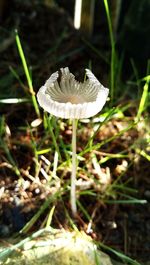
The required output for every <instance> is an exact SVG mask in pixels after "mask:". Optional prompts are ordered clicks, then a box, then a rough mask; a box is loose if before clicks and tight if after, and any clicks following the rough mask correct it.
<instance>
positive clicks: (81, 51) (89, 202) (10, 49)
mask: <svg viewBox="0 0 150 265" xmlns="http://www.w3.org/2000/svg"><path fill="white" fill-rule="evenodd" d="M64 2H66V1H64ZM99 23H100V25H99V26H100V27H101V26H104V25H103V23H104V21H100V22H99ZM15 28H17V29H18V32H19V36H20V38H21V42H22V46H23V49H24V53H25V55H26V59H27V62H28V65H31V66H32V72H33V80H34V81H33V83H34V88H35V91H36V92H37V91H38V88H39V87H40V86H41V85H42V84H43V83H44V82H45V80H46V79H47V78H48V77H49V76H50V74H51V73H53V72H54V71H56V70H57V69H59V68H60V67H64V66H69V68H70V70H71V72H73V73H74V74H75V76H76V77H77V78H78V79H81V80H82V79H83V77H84V68H86V67H87V65H89V64H90V63H91V62H92V69H93V72H94V74H95V75H96V76H97V77H98V78H100V80H101V82H102V83H103V84H104V85H106V86H107V85H108V70H109V65H108V64H107V63H106V62H105V61H104V60H102V59H101V58H100V56H98V54H97V53H96V52H94V50H93V49H91V48H90V45H89V43H92V44H93V45H94V46H95V47H96V48H97V49H98V50H99V51H101V52H102V54H103V55H105V56H106V58H107V55H109V51H110V47H109V45H108V44H107V43H108V35H107V34H106V28H104V27H102V29H103V30H101V32H95V33H94V34H95V35H94V36H93V38H92V39H91V40H88V39H86V37H83V34H81V33H80V32H78V31H76V30H75V29H74V28H73V22H72V19H71V16H70V14H69V10H68V11H66V9H63V7H60V6H54V7H53V8H51V7H48V6H47V5H46V4H45V2H42V3H41V2H40V1H24V2H22V1H12V5H11V6H10V5H8V6H7V12H4V15H3V20H2V24H1V27H0V36H1V39H2V40H1V47H0V56H1V61H0V76H1V79H0V82H1V84H2V86H1V88H0V97H1V98H5V97H6V96H7V97H8V95H9V97H10V98H11V97H25V96H26V95H27V88H26V87H24V88H23V87H21V84H20V83H19V81H18V80H17V79H15V77H12V75H10V70H9V67H10V66H11V67H13V69H15V70H16V71H17V73H18V74H19V76H20V78H21V80H22V81H23V82H24V83H26V80H25V77H24V73H23V70H22V68H21V61H20V58H19V55H18V51H17V47H16V44H15V36H14V29H15ZM97 28H98V25H97ZM100 73H101V76H100ZM102 73H103V74H102ZM126 100H128V98H127V99H126ZM122 104H124V103H122ZM134 104H136V102H134ZM134 104H133V109H132V110H130V112H128V113H127V121H123V120H122V119H119V118H118V119H117V118H115V119H113V120H111V122H108V123H107V125H105V126H104V127H102V128H101V130H100V132H99V133H98V134H97V135H96V137H95V139H94V143H95V144H96V143H98V142H100V141H102V140H103V139H107V138H108V137H111V136H114V135H116V134H117V133H118V132H119V131H120V130H121V129H122V128H124V126H125V123H126V122H130V121H132V120H133V119H134V113H135V106H134ZM0 107H1V109H0V112H1V114H3V115H4V117H5V123H6V124H7V127H6V129H7V131H6V133H4V132H2V133H1V135H2V138H3V139H4V141H5V143H6V145H7V146H8V148H9V150H10V153H11V154H12V156H13V158H14V159H15V161H17V165H18V168H20V169H21V178H20V177H19V176H17V173H15V172H14V171H13V170H12V168H10V164H9V163H8V160H7V158H8V157H7V156H6V153H7V150H6V148H3V146H0V199H1V202H0V237H1V239H2V240H4V238H7V237H9V238H10V237H11V236H13V235H14V233H15V232H18V231H19V230H20V229H22V228H23V227H24V225H25V224H26V223H27V222H28V221H29V220H30V219H31V218H32V216H33V215H34V214H35V213H36V212H37V210H38V209H39V208H40V206H41V204H42V203H44V202H45V200H46V199H47V197H48V196H51V195H52V194H54V193H55V192H56V190H58V189H59V188H60V186H61V185H63V184H65V183H69V179H70V171H69V170H68V168H67V167H66V170H64V169H63V170H62V169H60V170H59V171H58V177H60V183H59V182H58V183H57V185H58V187H57V186H56V185H55V186H54V187H52V186H51V187H50V188H47V185H46V188H45V184H46V179H45V178H44V177H43V175H42V174H40V179H39V180H38V181H39V182H38V181H37V182H35V181H33V180H32V179H31V178H29V175H31V176H33V175H34V174H35V162H34V159H33V157H34V148H33V145H32V142H33V140H34V141H35V142H38V143H39V142H40V139H41V138H42V137H43V135H44V128H43V127H42V125H39V126H38V127H37V128H35V129H34V128H33V130H32V135H31V131H30V127H28V129H24V128H25V127H26V128H27V125H28V124H31V122H32V121H33V120H35V119H36V115H35V114H34V110H33V107H32V106H31V104H30V103H23V104H16V105H0ZM60 130H61V135H62V138H61V140H63V141H64V143H65V144H66V146H67V145H69V144H70V142H71V126H70V124H69V122H67V123H66V124H65V123H63V121H62V122H61V129H60ZM91 132H92V127H91V125H90V124H89V125H87V124H86V126H84V129H83V126H80V125H79V131H78V152H80V151H81V150H83V148H84V146H85V145H86V143H87V141H88V137H89V136H90V134H91ZM144 137H145V135H144V134H143V132H142V131H141V130H138V129H131V130H129V131H128V132H126V133H124V135H121V136H120V137H118V138H117V139H116V140H114V141H112V142H110V143H106V144H105V145H104V146H102V148H101V149H100V150H97V151H96V152H95V153H94V154H95V155H96V157H97V159H98V161H99V160H100V159H102V158H104V157H105V153H111V154H117V153H118V152H120V151H124V150H126V154H127V155H128V156H127V157H126V158H124V159H122V158H118V159H114V160H109V161H108V162H107V163H105V166H104V167H103V164H102V166H101V168H102V175H104V176H105V177H106V176H109V173H108V172H110V176H111V177H110V179H109V178H108V181H106V182H105V183H103V185H100V187H99V186H98V185H95V184H94V183H96V182H94V183H93V182H91V183H90V184H88V185H89V186H88V190H89V191H91V192H92V191H93V190H94V192H96V193H97V195H98V196H96V197H94V196H92V195H84V196H80V203H81V204H82V205H83V207H84V208H85V209H86V211H87V212H88V214H89V216H92V228H91V229H90V230H88V228H89V221H88V219H87V218H86V217H85V215H84V214H83V212H82V211H81V209H80V210H79V213H78V218H77V220H76V225H77V226H78V228H79V229H81V230H84V231H85V232H87V231H88V234H90V235H91V236H92V237H93V238H94V239H95V240H100V241H102V242H103V243H104V244H105V245H108V246H110V247H113V248H114V249H116V250H119V251H122V252H123V253H125V254H126V255H129V256H130V257H132V258H133V259H136V260H137V261H139V262H141V264H143V265H144V264H146V262H147V261H148V260H150V254H149V253H150V219H149V216H150V205H149V203H145V204H138V203H137V204H136V203H135V204H129V203H128V204H122V203H120V204H119V203H111V200H115V199H116V198H117V200H121V199H122V195H121V191H119V190H117V187H115V188H114V189H109V188H108V187H109V186H111V185H110V183H113V181H115V180H116V179H117V178H118V176H119V175H120V174H121V173H123V172H125V173H124V174H123V178H122V179H121V180H120V181H119V184H123V183H125V185H126V186H127V187H130V189H133V190H136V191H137V192H136V193H134V191H133V190H127V192H126V193H127V195H130V196H133V197H134V198H135V197H136V198H137V199H141V200H147V201H149V200H150V180H149V175H150V169H149V162H148V160H146V159H145V158H142V157H140V156H138V155H137V154H135V151H134V150H132V149H130V148H129V147H130V146H131V145H132V143H133V141H135V142H136V141H137V140H139V139H141V140H144ZM48 141H51V139H49V138H47V139H46V140H45V142H44V143H45V147H46V148H47V146H49V142H48ZM62 153H63V152H62ZM52 156H53V154H49V155H48V156H47V159H48V160H49V161H53V157H52ZM62 156H64V153H63V155H62ZM44 157H46V155H45V156H44ZM84 157H85V158H86V164H85V162H83V161H80V163H79V167H80V170H79V173H78V174H79V175H78V179H79V180H82V182H83V181H84V183H87V182H88V181H89V175H91V176H92V178H93V179H95V180H96V181H97V183H99V177H98V174H97V172H95V170H94V169H93V166H92V163H91V158H92V154H85V155H84ZM62 158H63V157H62ZM42 159H43V158H42V157H41V156H40V162H41V163H43V164H44V163H45V162H44V161H43V160H42ZM128 165H130V166H128ZM85 169H86V170H88V176H87V175H86V174H85ZM29 172H30V174H29ZM62 176H63V177H62ZM105 179H106V178H105ZM88 183H89V182H88ZM59 185H60V186H59ZM65 185H67V184H65ZM62 196H63V200H62V199H61V198H60V199H59V200H58V202H57V205H56V208H55V213H54V218H53V221H52V226H53V227H55V228H61V227H64V228H65V229H69V227H70V224H69V221H68V219H67V218H66V214H65V211H64V209H65V208H66V209H69V213H70V214H71V212H70V204H69V192H66V194H63V195H62ZM50 206H52V204H50ZM64 207H65V208H64ZM48 212H49V209H47V210H46V211H45V212H44V213H43V214H42V216H41V217H40V218H39V220H38V221H37V222H36V223H35V224H34V226H33V227H32V229H31V230H32V231H35V230H37V229H38V228H40V227H41V226H42V225H43V222H44V220H45V218H46V216H47V213H48Z"/></svg>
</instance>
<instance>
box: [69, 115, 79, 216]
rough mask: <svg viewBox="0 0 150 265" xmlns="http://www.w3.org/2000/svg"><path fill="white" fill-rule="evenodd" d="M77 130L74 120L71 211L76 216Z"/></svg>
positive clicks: (74, 120)
mask: <svg viewBox="0 0 150 265" xmlns="http://www.w3.org/2000/svg"><path fill="white" fill-rule="evenodd" d="M76 129H77V120H76V119H73V120H72V175H71V194H70V200H71V209H72V213H73V215H74V216H75V215H76V213H77V206H76V172H77V161H76Z"/></svg>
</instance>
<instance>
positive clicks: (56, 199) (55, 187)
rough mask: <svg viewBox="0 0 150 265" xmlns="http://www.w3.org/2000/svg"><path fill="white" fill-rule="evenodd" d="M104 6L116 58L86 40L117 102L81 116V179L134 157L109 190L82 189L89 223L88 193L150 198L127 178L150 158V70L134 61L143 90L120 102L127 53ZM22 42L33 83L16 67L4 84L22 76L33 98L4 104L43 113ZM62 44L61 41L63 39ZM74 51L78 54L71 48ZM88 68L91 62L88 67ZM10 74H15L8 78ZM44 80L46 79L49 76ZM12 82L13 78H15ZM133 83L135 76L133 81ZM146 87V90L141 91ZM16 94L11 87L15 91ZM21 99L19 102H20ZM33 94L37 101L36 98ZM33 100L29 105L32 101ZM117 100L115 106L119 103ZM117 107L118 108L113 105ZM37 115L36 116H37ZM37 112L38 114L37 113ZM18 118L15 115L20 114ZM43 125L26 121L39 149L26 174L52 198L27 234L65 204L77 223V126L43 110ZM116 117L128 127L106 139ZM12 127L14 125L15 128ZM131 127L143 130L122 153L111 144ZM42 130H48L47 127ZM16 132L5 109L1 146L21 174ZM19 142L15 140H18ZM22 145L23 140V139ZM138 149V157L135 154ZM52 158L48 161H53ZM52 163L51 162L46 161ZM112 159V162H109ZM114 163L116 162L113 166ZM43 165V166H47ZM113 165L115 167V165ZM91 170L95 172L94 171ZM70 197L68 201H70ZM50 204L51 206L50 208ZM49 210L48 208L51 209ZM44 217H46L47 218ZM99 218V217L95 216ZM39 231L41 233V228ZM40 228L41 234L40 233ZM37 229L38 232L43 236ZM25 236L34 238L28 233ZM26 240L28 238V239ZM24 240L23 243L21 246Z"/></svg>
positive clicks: (122, 200)
mask: <svg viewBox="0 0 150 265" xmlns="http://www.w3.org/2000/svg"><path fill="white" fill-rule="evenodd" d="M104 6H105V10H106V16H107V21H108V30H109V35H110V43H111V56H110V62H108V61H107V59H106V58H103V55H101V53H100V52H99V51H97V50H96V49H95V48H94V46H92V44H91V43H88V42H87V41H86V44H87V45H88V46H90V48H91V49H92V50H93V51H95V53H97V56H99V57H100V58H102V59H103V60H104V61H107V62H108V63H109V64H110V100H111V104H109V102H108V104H107V105H106V107H105V108H104V110H103V112H102V113H100V114H99V115H98V116H97V120H96V119H95V118H92V119H89V120H86V121H81V122H80V121H79V124H78V131H77V144H78V145H79V147H80V148H79V151H78V154H77V156H78V171H77V177H78V178H81V176H84V178H83V180H85V182H88V181H90V180H91V179H92V180H93V183H94V184H92V185H97V184H98V185H100V183H99V182H98V180H97V178H96V176H95V175H94V173H93V171H92V170H91V168H92V169H93V167H94V169H95V170H97V172H99V177H100V172H103V170H102V171H101V169H104V171H105V172H106V168H108V167H109V166H110V165H111V163H114V164H117V163H121V162H122V161H123V160H124V159H126V160H128V166H127V168H126V170H124V171H123V172H121V173H120V174H119V176H118V177H117V178H116V179H114V178H113V175H112V173H111V172H110V174H111V182H110V183H109V184H108V185H107V187H106V188H105V190H104V191H103V192H101V191H100V192H99V191H97V190H96V189H95V188H94V187H93V186H91V187H90V188H88V189H87V190H86V189H85V190H81V191H77V195H78V198H77V206H78V213H79V215H81V216H82V218H83V219H84V222H85V223H86V224H88V223H89V222H90V221H91V215H90V214H91V213H90V212H88V211H89V208H88V203H87V204H86V206H87V207H85V204H84V198H86V200H87V199H88V198H89V200H91V198H92V199H93V198H94V200H95V201H94V202H95V203H96V202H99V203H100V202H101V203H102V205H109V204H123V205H125V204H133V205H134V204H139V205H140V204H145V203H146V200H144V199H138V197H137V198H136V195H138V191H137V190H135V189H134V188H132V187H130V182H132V181H133V179H132V178H131V179H128V181H126V180H125V179H126V177H127V176H128V170H130V168H131V167H132V166H133V165H134V163H135V158H136V157H137V156H140V157H143V158H144V159H145V160H147V161H150V155H149V142H150V135H149V128H148V127H147V123H148V122H149V117H147V116H148V108H149V102H148V99H149V97H150V93H149V81H150V75H149V71H148V72H146V74H145V76H144V77H140V76H139V74H138V71H137V69H136V66H135V65H134V63H133V62H132V66H133V76H134V77H135V80H136V81H135V84H136V86H137V87H138V93H137V94H135V95H134V100H133V101H132V98H131V99H130V102H125V103H124V102H123V103H122V104H119V105H117V102H118V99H117V98H116V95H118V94H119V93H118V91H120V86H122V85H124V86H125V85H126V84H123V81H122V80H121V77H120V79H119V77H117V78H118V80H117V81H118V83H117V82H116V68H117V69H119V72H120V75H121V71H122V58H118V59H117V60H116V58H117V51H116V47H115V41H114V36H113V30H112V24H111V18H110V12H109V7H108V2H107V0H104ZM16 43H17V48H18V51H19V56H20V59H21V62H22V66H23V69H24V73H25V76H26V80H27V86H26V85H25V84H24V83H23V82H22V81H21V78H20V76H19V74H18V73H19V72H20V66H19V67H18V69H19V70H18V69H17V70H14V68H12V67H10V73H9V74H8V75H7V76H6V77H5V78H1V79H0V83H1V84H3V83H5V84H12V82H13V81H12V80H13V77H15V79H16V80H17V82H18V83H19V84H20V85H21V87H22V88H23V89H24V90H27V94H28V95H27V97H26V98H20V97H18V98H17V97H15V98H13V97H12V95H11V98H9V94H7V95H8V98H7V97H6V96H7V95H5V99H4V98H2V99H0V104H2V105H3V106H4V105H6V104H8V103H11V104H16V103H19V104H20V105H22V108H23V109H24V108H26V109H27V111H28V106H29V105H30V107H32V109H33V110H34V111H35V113H36V115H37V117H38V118H41V115H40V110H39V106H38V104H37V100H36V94H35V91H34V89H33V84H32V79H31V75H30V72H29V68H28V66H27V62H26V61H27V58H26V57H25V54H24V51H23V48H22V45H21V42H20V38H19V35H18V33H17V32H16ZM58 44H59V43H58ZM75 52H76V51H75ZM71 55H72V53H71ZM69 56H70V54H63V55H62V56H61V57H60V58H58V62H60V61H63V60H64V58H68V57H69ZM85 68H86V66H85ZM8 77H9V78H8ZM43 81H44V80H43ZM9 82H10V83H9ZM128 82H129V83H130V84H131V82H132V80H128ZM141 87H142V92H141ZM10 93H11V91H10ZM121 97H122V98H123V97H125V92H123V95H122V96H121ZM14 99H15V101H14ZM30 99H31V100H30ZM134 101H136V102H138V104H137V105H136V107H134V114H133V115H128V113H129V111H130V108H131V107H133V106H135V105H134ZM26 102H28V104H29V105H26ZM113 104H114V106H113ZM112 106H113V107H112ZM33 116H34V115H33ZM31 117H32V114H31ZM14 118H15V117H14ZM41 120H42V124H41V125H40V126H41V127H40V126H37V127H35V128H32V126H30V125H29V124H30V121H26V126H25V130H24V131H25V133H26V135H30V143H29V146H30V147H31V150H32V151H33V155H31V158H30V159H32V160H33V161H34V169H35V170H31V172H30V168H29V169H28V172H27V173H26V177H27V178H28V179H30V180H31V181H33V182H34V181H35V182H37V183H38V184H39V187H42V188H43V189H44V190H46V191H48V192H49V194H50V195H49V197H48V198H47V199H45V202H43V204H42V205H41V206H40V207H39V209H37V212H36V214H35V215H33V217H32V218H31V220H29V222H28V223H27V224H26V225H25V226H24V227H23V228H22V230H21V231H20V234H23V233H27V232H29V231H30V230H31V228H32V227H33V226H34V225H35V224H36V223H37V222H38V220H39V219H40V218H41V220H42V221H41V222H42V224H41V225H42V226H46V227H47V226H49V225H51V223H52V221H53V216H55V214H56V212H57V206H58V205H59V204H60V203H62V205H63V206H62V207H63V211H64V213H65V218H66V220H67V221H66V223H68V226H69V225H70V224H72V225H70V227H71V228H72V226H73V223H74V220H73V218H72V217H70V208H69V207H70V206H68V205H69V192H70V179H69V178H66V176H67V174H70V165H71V142H69V141H70V139H69V140H68V138H69V137H70V136H68V135H69V134H68V135H65V133H66V130H68V131H69V130H71V129H72V128H71V125H70V121H64V120H63V121H62V120H60V119H59V120H58V119H56V118H55V117H52V116H49V115H48V114H47V113H44V114H43V117H42V118H41ZM114 121H116V123H117V122H120V123H121V126H123V124H124V122H126V125H125V126H124V127H123V128H121V129H120V130H119V129H118V130H116V133H114V134H113V135H109V133H108V136H107V133H106V137H104V139H103V138H102V139H101V137H99V133H100V132H103V131H104V132H105V130H106V129H107V126H109V124H110V123H111V126H112V127H113V126H114ZM140 124H141V126H142V129H143V131H144V135H145V142H144V148H143V144H142V143H141V138H143V134H142V135H140V129H139V127H138V126H139V125H140ZM86 127H87V128H88V131H89V135H90V136H88V137H85V138H86V143H85V142H83V144H82V140H83V138H84V137H82V136H84V135H85V134H86V131H85V128H86ZM10 129H11V128H10ZM131 130H134V131H136V132H137V137H136V139H135V140H133V142H132V143H131V142H130V144H129V145H128V148H124V149H123V150H119V151H118V152H117V153H113V152H110V151H109V146H111V147H112V146H113V145H117V143H118V142H119V143H120V142H121V141H125V140H124V138H123V137H124V136H125V134H128V135H130V132H131ZM16 131H19V133H20V134H21V133H22V131H21V128H20V127H17V128H16ZM41 131H42V132H41ZM11 140H13V139H11V135H10V136H9V137H8V135H7V122H6V120H5V114H4V115H3V116H2V117H1V118H0V147H1V149H2V160H3V162H6V165H7V166H8V167H9V169H11V170H12V171H13V172H14V173H15V175H17V177H18V179H20V177H23V176H22V173H21V172H22V168H19V166H18V164H19V163H18V161H16V160H15V158H14V157H13V151H12V150H11V149H10V147H9V146H10V144H9V143H10V142H11ZM12 145H13V142H12ZM20 146H21V142H20ZM132 151H134V156H133V155H132V156H131V154H132ZM46 161H47V162H48V163H47V162H46ZM46 163H47V164H46ZM109 163H110V164H109ZM110 167H111V166H110ZM41 169H42V170H41ZM110 169H111V168H110ZM90 170H91V171H90ZM42 178H45V179H46V181H45V184H43V183H42V182H41V179H42ZM66 202H67V203H66ZM49 209H50V210H49ZM47 212H48V213H47ZM43 215H44V216H45V217H44V220H43V219H42V218H43ZM93 222H94V221H93ZM36 233H37V234H38V232H36ZM36 233H35V234H36ZM37 234H36V235H37ZM25 240H29V239H28V238H27V239H25ZM23 242H24V241H23ZM21 244H22V242H20V245H21ZM20 245H19V244H18V245H16V246H14V247H10V248H8V249H7V250H6V251H4V252H3V253H0V258H1V257H3V256H5V255H8V254H9V253H10V252H12V251H13V250H14V249H16V248H18V247H19V246H20ZM99 245H100V247H101V248H102V249H104V250H106V251H109V253H111V252H113V253H114V254H115V255H116V256H117V257H119V258H120V260H122V261H124V262H127V263H125V264H135V265H138V264H139V263H138V262H136V261H134V260H132V259H131V258H129V257H128V256H126V255H124V254H122V253H120V252H119V251H117V250H114V249H113V248H111V247H108V246H105V245H104V244H102V243H99Z"/></svg>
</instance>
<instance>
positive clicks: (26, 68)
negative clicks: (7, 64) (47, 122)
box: [15, 30, 40, 117]
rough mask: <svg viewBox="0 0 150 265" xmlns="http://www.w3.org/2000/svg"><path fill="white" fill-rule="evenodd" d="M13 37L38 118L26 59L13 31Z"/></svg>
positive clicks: (18, 39)
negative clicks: (14, 37)
mask: <svg viewBox="0 0 150 265" xmlns="http://www.w3.org/2000/svg"><path fill="white" fill-rule="evenodd" d="M15 36H16V43H17V47H18V51H19V55H20V58H21V61H22V65H23V68H24V72H25V75H26V78H27V82H28V86H29V92H30V94H31V98H32V102H33V106H34V109H35V112H36V114H37V116H38V117H40V111H39V107H38V103H37V100H36V97H35V92H34V89H33V85H32V80H31V77H30V74H29V70H28V66H27V62H26V59H25V55H24V52H23V49H22V45H21V42H20V38H19V35H18V32H17V30H15Z"/></svg>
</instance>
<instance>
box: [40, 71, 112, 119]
mask: <svg viewBox="0 0 150 265" xmlns="http://www.w3.org/2000/svg"><path fill="white" fill-rule="evenodd" d="M60 71H61V75H60V82H59V83H58V81H57V79H58V77H59V74H58V71H57V72H55V73H53V74H52V75H51V76H50V78H49V79H48V80H47V81H46V82H45V84H44V86H42V87H41V88H40V89H39V91H38V93H37V99H38V102H39V104H40V106H41V107H42V108H43V109H44V110H45V111H47V112H49V113H51V114H53V115H55V116H56V117H60V118H65V119H70V118H71V119H83V118H90V117H92V116H94V115H96V114H97V113H98V112H99V111H100V110H101V109H102V108H103V106H104V104H105V102H106V99H107V96H108V93H109V89H108V88H106V87H104V86H103V85H102V84H101V83H100V82H99V81H98V80H97V78H96V77H95V76H94V74H93V73H92V72H91V71H90V70H89V69H86V70H85V71H86V76H87V77H88V79H87V80H85V81H84V82H83V83H81V82H78V81H76V80H75V77H74V75H73V74H72V73H70V71H69V68H68V67H66V68H61V69H60Z"/></svg>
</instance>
